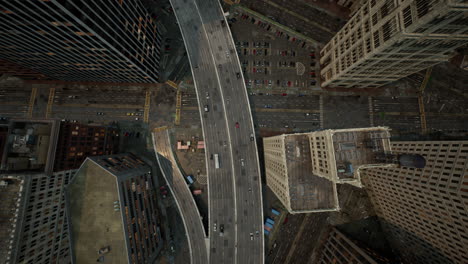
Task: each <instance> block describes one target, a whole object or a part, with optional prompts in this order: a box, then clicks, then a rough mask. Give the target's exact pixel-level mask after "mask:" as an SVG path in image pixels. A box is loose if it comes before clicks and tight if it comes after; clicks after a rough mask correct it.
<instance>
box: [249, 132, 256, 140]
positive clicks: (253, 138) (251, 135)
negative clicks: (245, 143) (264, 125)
mask: <svg viewBox="0 0 468 264" xmlns="http://www.w3.org/2000/svg"><path fill="white" fill-rule="evenodd" d="M254 140H255V137H254V134H253V133H251V134H250V141H254Z"/></svg>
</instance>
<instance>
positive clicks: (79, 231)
mask: <svg viewBox="0 0 468 264" xmlns="http://www.w3.org/2000/svg"><path fill="white" fill-rule="evenodd" d="M116 201H119V193H118V188H117V182H116V178H115V177H114V176H113V175H112V174H110V173H109V172H107V171H106V170H104V169H102V168H101V167H100V166H98V165H96V164H95V163H94V162H92V161H89V160H86V161H85V163H84V164H83V166H82V167H81V169H80V170H79V171H78V173H77V174H76V175H75V177H74V178H73V180H72V181H71V183H70V184H69V186H68V188H67V203H68V209H69V212H70V213H69V214H70V216H69V219H71V238H72V250H73V251H74V256H75V261H76V262H75V263H77V264H80V263H83V264H85V263H86V264H87V263H96V260H97V259H98V257H99V255H98V250H99V249H100V248H103V247H107V246H110V249H111V250H110V252H109V253H106V254H105V255H104V263H117V264H119V263H128V257H127V247H126V245H125V234H124V229H123V222H122V216H121V212H120V211H117V212H116V211H114V202H116Z"/></svg>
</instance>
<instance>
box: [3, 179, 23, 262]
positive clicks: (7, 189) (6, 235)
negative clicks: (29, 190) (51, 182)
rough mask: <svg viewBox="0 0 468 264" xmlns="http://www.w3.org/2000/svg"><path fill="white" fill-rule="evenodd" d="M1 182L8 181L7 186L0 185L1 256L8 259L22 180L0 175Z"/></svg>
mask: <svg viewBox="0 0 468 264" xmlns="http://www.w3.org/2000/svg"><path fill="white" fill-rule="evenodd" d="M0 182H7V185H6V186H0V201H1V202H0V258H1V259H6V258H7V256H8V255H10V254H9V253H8V252H9V246H10V243H11V240H12V238H11V235H13V234H14V233H15V229H14V228H13V223H14V222H15V220H16V217H15V211H16V209H17V208H18V206H17V204H18V199H19V198H20V192H21V186H22V180H19V179H13V178H7V177H3V176H0ZM13 239H14V238H13Z"/></svg>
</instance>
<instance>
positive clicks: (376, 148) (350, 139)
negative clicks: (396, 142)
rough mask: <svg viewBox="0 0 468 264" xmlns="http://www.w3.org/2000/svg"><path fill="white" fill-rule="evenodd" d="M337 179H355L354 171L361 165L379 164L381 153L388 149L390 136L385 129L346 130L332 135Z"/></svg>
mask: <svg viewBox="0 0 468 264" xmlns="http://www.w3.org/2000/svg"><path fill="white" fill-rule="evenodd" d="M332 140H333V148H334V151H335V159H336V168H337V176H338V179H340V180H342V179H350V180H352V179H355V175H356V174H355V173H354V171H355V170H356V169H357V168H358V167H359V166H362V165H369V164H380V163H383V161H382V160H379V159H378V158H379V157H382V153H384V152H385V151H388V150H390V136H389V133H388V130H385V129H373V130H371V129H369V130H368V131H363V130H356V131H352V130H348V131H338V132H334V133H333V136H332Z"/></svg>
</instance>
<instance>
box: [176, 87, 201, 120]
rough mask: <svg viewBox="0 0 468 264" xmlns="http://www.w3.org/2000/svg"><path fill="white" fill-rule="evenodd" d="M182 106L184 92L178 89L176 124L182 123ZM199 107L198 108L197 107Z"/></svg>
mask: <svg viewBox="0 0 468 264" xmlns="http://www.w3.org/2000/svg"><path fill="white" fill-rule="evenodd" d="M181 106H182V92H181V91H180V90H177V95H176V115H175V120H174V123H175V124H176V125H180V110H181ZM195 109H198V108H195Z"/></svg>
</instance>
